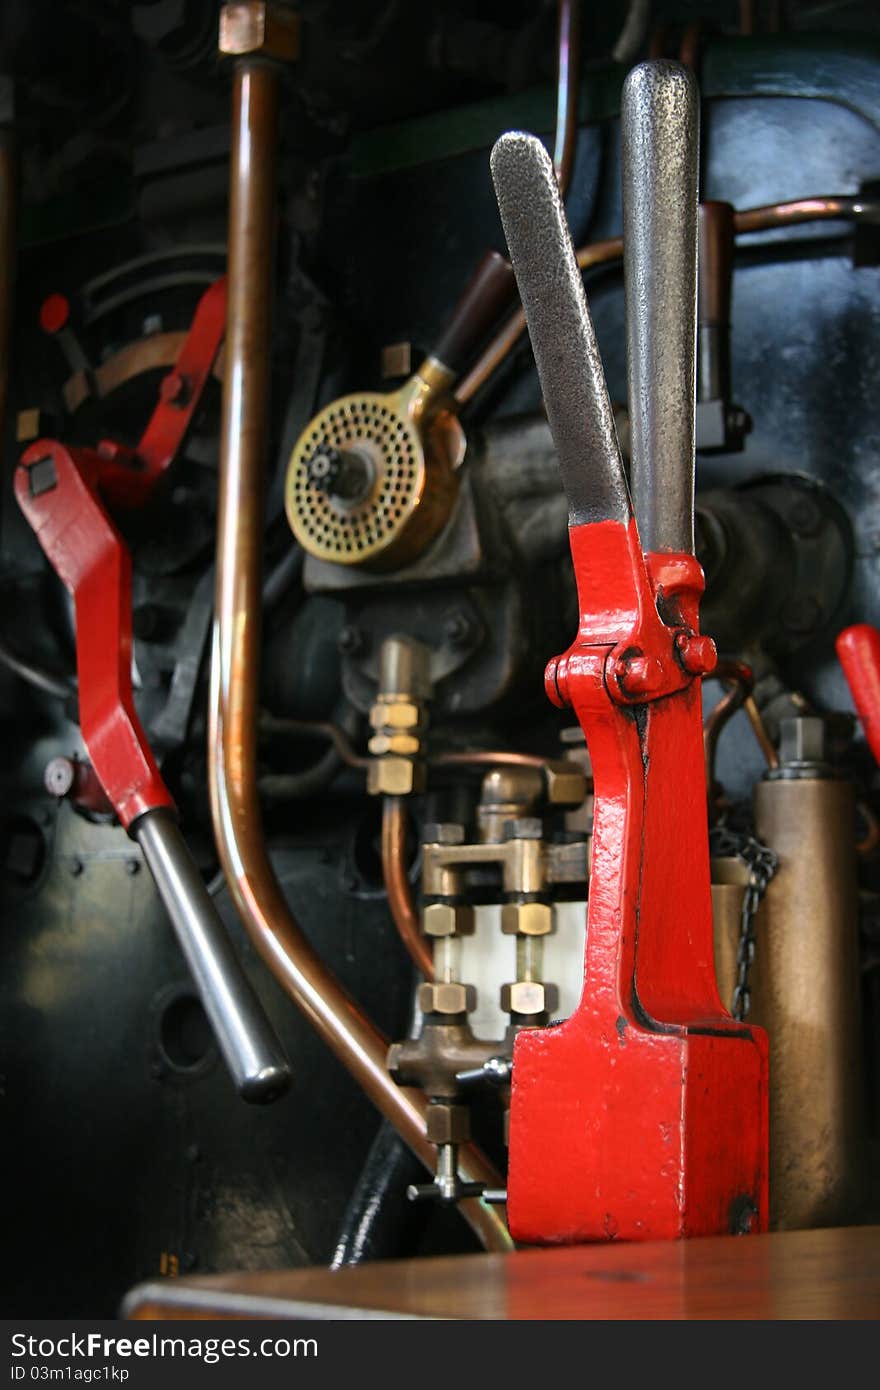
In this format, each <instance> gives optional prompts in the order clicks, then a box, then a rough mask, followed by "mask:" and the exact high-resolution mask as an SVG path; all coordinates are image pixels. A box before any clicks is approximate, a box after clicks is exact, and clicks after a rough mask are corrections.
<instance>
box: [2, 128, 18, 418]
mask: <svg viewBox="0 0 880 1390" xmlns="http://www.w3.org/2000/svg"><path fill="white" fill-rule="evenodd" d="M17 163H18V161H17V160H16V156H15V140H14V136H13V134H12V132H11V131H9V130H3V131H0V440H2V439H3V438H4V437H5V429H6V404H7V400H8V396H9V340H10V336H11V333H12V293H13V286H14V283H15V250H16V247H15V225H16V205H17V192H18V179H17V174H18V168H17Z"/></svg>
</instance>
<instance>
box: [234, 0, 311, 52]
mask: <svg viewBox="0 0 880 1390" xmlns="http://www.w3.org/2000/svg"><path fill="white" fill-rule="evenodd" d="M218 47H219V49H220V52H221V53H225V54H227V55H228V56H230V57H242V56H243V55H244V54H247V53H262V54H265V56H266V57H267V58H278V59H280V60H281V61H282V62H288V63H290V62H293V60H294V59H295V58H298V57H299V15H298V14H297V13H296V12H295V11H293V10H291V9H290V8H289V7H288V6H287V5H279V4H272V3H271V0H270V3H262V0H245V3H243V4H238V5H224V6H223V8H222V10H221V11H220V38H219V41H218Z"/></svg>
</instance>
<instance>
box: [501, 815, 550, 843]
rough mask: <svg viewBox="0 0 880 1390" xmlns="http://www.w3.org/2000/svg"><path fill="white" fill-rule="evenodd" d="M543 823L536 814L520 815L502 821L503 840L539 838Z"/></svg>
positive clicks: (542, 830)
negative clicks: (513, 818)
mask: <svg viewBox="0 0 880 1390" xmlns="http://www.w3.org/2000/svg"><path fill="white" fill-rule="evenodd" d="M543 834H544V823H543V821H542V820H541V819H540V818H539V817H538V816H520V817H518V818H517V819H516V820H508V821H505V822H504V838H505V840H540V839H541V837H542V836H543Z"/></svg>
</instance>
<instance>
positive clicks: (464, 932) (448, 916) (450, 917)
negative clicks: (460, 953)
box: [422, 903, 475, 936]
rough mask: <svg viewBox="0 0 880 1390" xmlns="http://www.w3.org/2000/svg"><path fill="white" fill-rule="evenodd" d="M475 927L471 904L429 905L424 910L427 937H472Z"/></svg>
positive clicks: (423, 924) (423, 923) (423, 918)
mask: <svg viewBox="0 0 880 1390" xmlns="http://www.w3.org/2000/svg"><path fill="white" fill-rule="evenodd" d="M474 926H475V921H474V909H473V908H472V907H471V906H470V904H469V903H428V904H427V906H426V907H425V908H423V910H422V931H423V932H424V933H425V936H472V935H473V933H474Z"/></svg>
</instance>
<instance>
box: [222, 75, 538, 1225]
mask: <svg viewBox="0 0 880 1390" xmlns="http://www.w3.org/2000/svg"><path fill="white" fill-rule="evenodd" d="M278 80H279V79H278V75H277V72H276V70H275V69H274V67H273V65H271V64H268V63H265V62H262V61H255V62H253V63H251V62H248V61H247V60H242V61H240V62H238V63H237V64H236V67H235V72H234V77H233V130H232V152H231V160H230V185H231V186H230V212H229V310H228V318H227V336H226V367H225V373H224V389H223V411H222V430H221V451H220V457H221V464H220V479H219V497H218V502H219V507H218V517H217V581H216V595H215V625H214V644H213V659H212V666H211V728H210V733H209V750H208V754H209V756H208V766H209V776H210V788H211V817H212V821H213V826H214V833H215V837H216V840H217V848H218V852H219V855H220V860H221V863H222V866H223V871H224V874H225V876H226V880H227V882H228V884H229V887H230V891H231V892H232V895H233V897H234V899H235V903H236V906H237V908H238V911H239V913H240V914H241V918H242V921H243V923H244V925H245V928H246V929H247V932H248V934H249V936H250V938H251V940H252V942H253V944H254V947H255V949H256V950H257V951H258V952H259V954H260V955H261V957H262V958H263V960H264V961H265V962H266V964H267V965H268V967H269V969H270V970H271V971H272V973H273V975H274V976H275V978H276V979H277V980H278V982H279V984H280V985H281V986H282V988H283V989H284V990H286V992H287V994H288V995H289V996H290V998H291V999H292V1000H293V1001H294V1003H295V1004H296V1005H297V1007H298V1008H299V1009H300V1010H301V1011H302V1013H303V1014H304V1016H305V1017H306V1018H307V1019H308V1021H309V1022H310V1023H311V1025H312V1026H313V1027H314V1028H315V1030H316V1032H317V1033H318V1034H319V1036H320V1037H321V1038H322V1039H323V1040H324V1041H325V1042H326V1043H327V1045H328V1046H329V1047H330V1048H331V1049H332V1050H333V1052H334V1053H335V1054H336V1056H337V1057H338V1058H339V1059H340V1061H341V1062H342V1063H343V1064H344V1065H345V1066H346V1067H347V1069H348V1070H349V1071H350V1072H351V1074H352V1075H353V1076H354V1077H355V1078H356V1080H357V1081H358V1083H359V1084H360V1085H361V1086H362V1087H363V1089H364V1091H365V1093H366V1094H367V1095H368V1096H369V1097H370V1099H371V1100H372V1101H373V1103H374V1104H375V1105H376V1106H377V1108H378V1109H379V1110H380V1112H381V1113H382V1114H384V1115H385V1116H386V1117H387V1118H388V1119H389V1120H390V1122H391V1123H392V1124H393V1125H394V1126H395V1128H396V1129H397V1130H398V1132H399V1133H400V1135H401V1136H402V1138H403V1139H404V1140H405V1142H406V1143H407V1144H408V1145H409V1147H410V1148H411V1149H412V1150H413V1152H414V1153H416V1154H417V1155H418V1157H419V1158H420V1159H421V1160H422V1161H423V1162H424V1163H425V1164H426V1166H427V1167H428V1168H433V1163H434V1148H433V1145H431V1144H430V1143H429V1141H428V1138H427V1134H426V1128H425V1122H426V1115H427V1100H426V1098H425V1096H424V1095H423V1094H422V1093H421V1092H420V1091H416V1090H411V1089H407V1088H404V1087H400V1086H397V1085H395V1083H394V1081H393V1080H392V1079H391V1077H390V1076H389V1074H388V1071H387V1070H386V1067H385V1054H386V1051H387V1042H386V1039H385V1038H384V1037H383V1036H382V1034H381V1033H380V1032H379V1031H378V1029H377V1028H376V1027H375V1026H374V1024H373V1023H372V1022H371V1021H370V1019H368V1018H367V1017H366V1015H365V1014H364V1013H363V1011H362V1010H361V1009H360V1008H359V1007H358V1005H357V1004H356V1003H355V1001H354V1000H353V999H352V998H351V997H350V996H349V995H348V994H347V993H346V992H345V990H343V988H342V987H341V986H340V984H339V982H338V981H337V980H336V979H335V977H334V976H333V975H332V974H331V973H330V972H329V971H328V970H327V968H326V966H325V965H324V963H323V962H322V961H321V960H320V958H319V957H318V955H317V954H316V952H315V951H314V949H313V947H312V946H311V944H310V943H309V942H308V941H307V940H306V938H305V937H304V936H303V933H302V931H301V930H300V927H299V925H298V923H297V922H296V921H295V920H294V918H293V916H292V914H291V912H290V909H289V907H288V905H287V901H286V899H285V897H284V894H283V892H282V890H281V887H280V885H279V883H278V880H277V878H276V877H275V874H274V872H273V870H272V866H271V864H270V862H269V858H268V855H267V853H266V845H265V839H264V836H263V833H262V825H261V817H260V805H259V799H258V796H257V777H256V764H257V759H256V752H257V742H256V734H257V697H258V689H259V674H260V594H261V574H260V569H261V560H262V551H263V535H264V526H263V515H264V513H263V507H264V490H265V452H266V401H267V394H268V385H269V381H268V375H269V373H268V368H269V351H268V350H269V312H270V305H271V302H272V299H271V293H270V291H271V266H272V238H273V225H274V192H275V163H274V156H275V148H276V146H275V141H276V129H277V113H278ZM459 1170H460V1172H461V1175H462V1177H463V1178H464V1179H465V1180H466V1181H481V1182H484V1183H486V1184H487V1185H488V1186H490V1187H496V1186H497V1185H498V1184H499V1181H500V1179H499V1176H498V1174H497V1172H496V1171H495V1169H494V1168H493V1167H492V1165H491V1164H489V1163H488V1162H487V1160H486V1159H485V1158H484V1156H483V1155H482V1154H481V1153H480V1151H479V1150H478V1149H476V1148H475V1147H474V1146H472V1145H467V1146H463V1147H462V1150H461V1153H460V1155H459ZM461 1210H462V1214H463V1215H464V1217H465V1219H466V1220H467V1221H468V1222H469V1224H470V1225H471V1226H472V1227H473V1229H474V1230H475V1231H476V1233H477V1235H478V1236H479V1238H480V1239H481V1240H482V1242H483V1244H484V1245H485V1246H486V1247H487V1248H488V1249H493V1250H501V1249H510V1248H511V1240H510V1235H509V1233H508V1231H507V1228H506V1226H505V1224H504V1218H503V1214H502V1213H499V1212H498V1211H496V1210H494V1209H492V1208H491V1207H490V1206H488V1205H487V1204H485V1203H483V1202H482V1201H480V1200H478V1199H471V1200H469V1201H465V1202H463V1203H462V1206H461Z"/></svg>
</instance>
